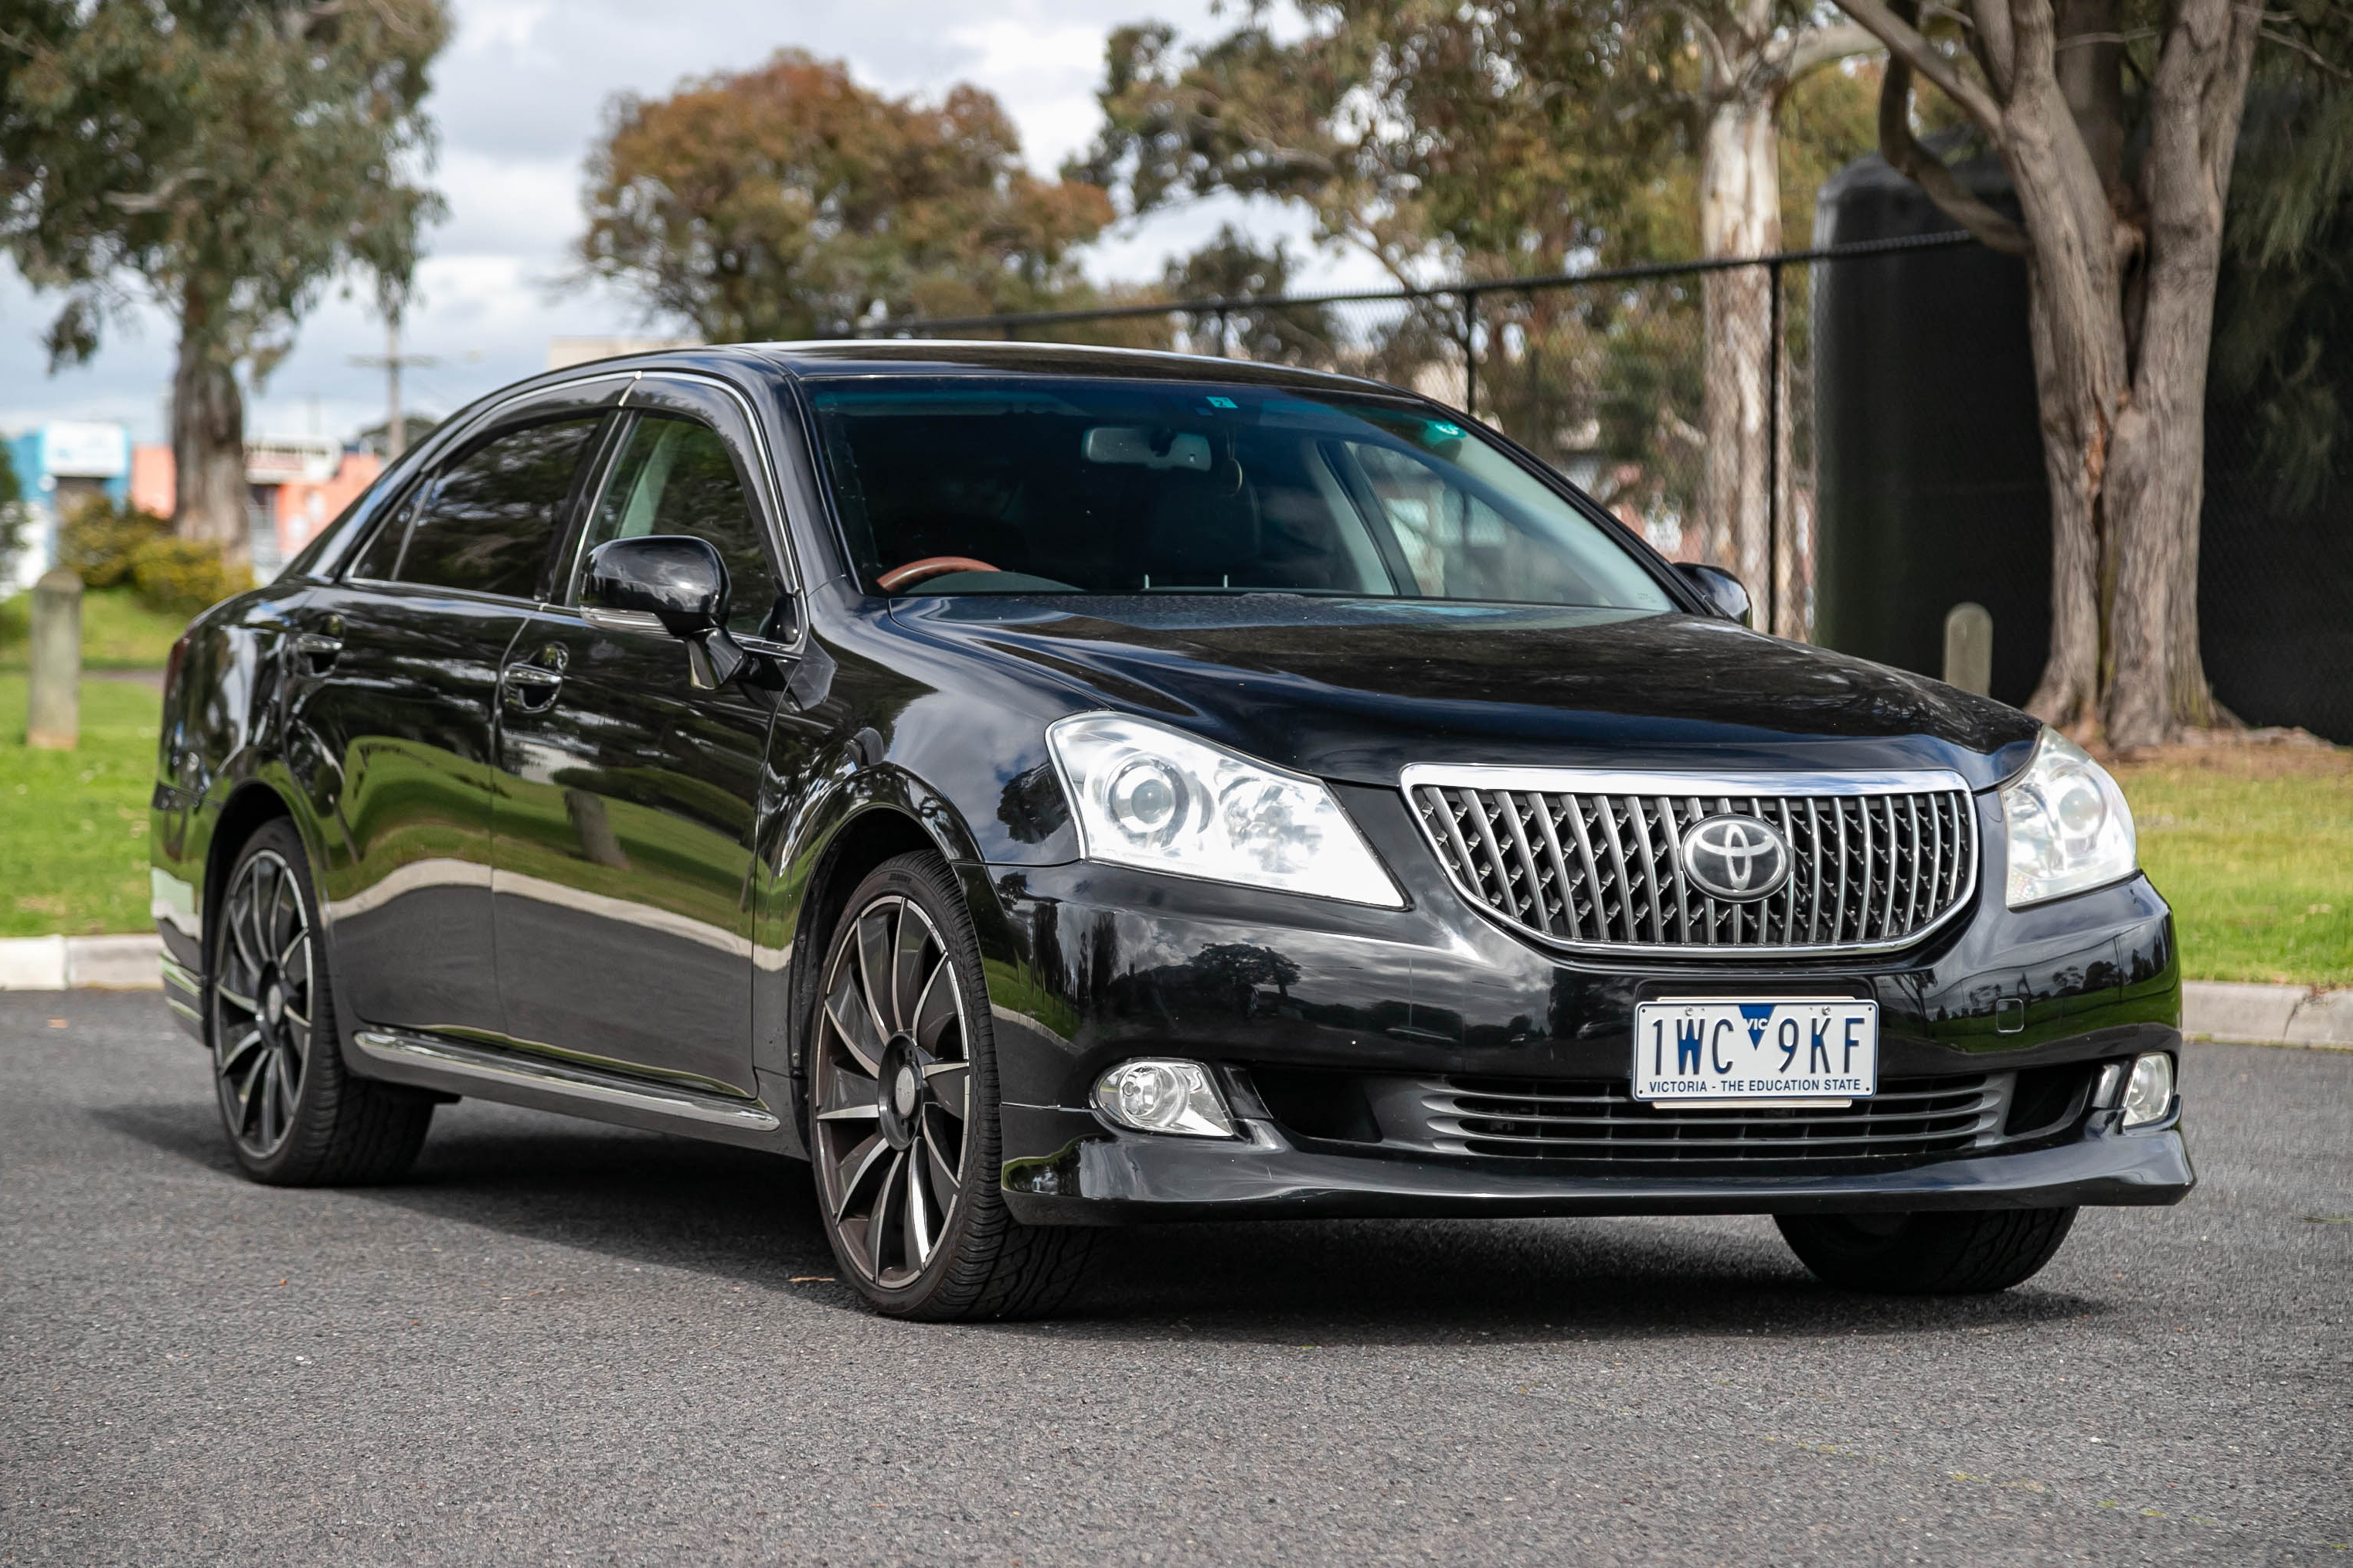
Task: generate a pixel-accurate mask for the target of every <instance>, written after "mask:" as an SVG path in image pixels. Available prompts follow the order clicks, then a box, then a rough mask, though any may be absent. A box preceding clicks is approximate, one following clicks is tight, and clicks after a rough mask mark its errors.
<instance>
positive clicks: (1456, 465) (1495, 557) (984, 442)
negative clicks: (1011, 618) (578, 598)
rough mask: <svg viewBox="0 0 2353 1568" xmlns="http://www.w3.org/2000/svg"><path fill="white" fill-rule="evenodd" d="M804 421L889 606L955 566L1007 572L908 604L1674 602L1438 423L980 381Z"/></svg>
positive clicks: (863, 401)
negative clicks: (891, 591) (1060, 599)
mask: <svg viewBox="0 0 2353 1568" xmlns="http://www.w3.org/2000/svg"><path fill="white" fill-rule="evenodd" d="M811 400H812V402H813V403H814V405H815V407H816V408H817V412H818V424H819V428H820V430H821V432H822V434H823V437H824V446H825V453H826V459H827V463H828V468H829V470H830V471H831V476H832V480H833V488H834V493H835V496H836V499H837V502H838V503H839V508H840V512H841V514H842V521H843V524H844V525H845V529H846V531H847V533H848V535H849V546H850V550H851V553H852V555H853V556H854V557H855V559H856V560H857V563H858V566H859V568H860V575H861V576H862V577H864V579H865V581H866V584H867V586H868V588H870V589H871V590H873V591H877V592H880V591H882V589H881V578H882V577H883V576H884V575H886V574H889V573H893V572H896V571H897V570H899V569H900V568H902V567H907V566H910V565H913V564H914V563H916V562H921V561H932V562H942V558H943V557H950V558H957V559H963V560H969V561H973V562H977V563H980V564H982V565H983V566H985V567H995V568H996V570H994V571H984V570H972V569H960V570H955V571H951V572H946V573H944V574H943V575H940V576H935V577H929V578H927V579H918V580H917V581H915V582H914V583H913V584H911V585H910V586H909V587H908V588H907V589H906V590H905V591H908V592H913V593H950V594H963V593H1008V592H1011V593H1025V592H1026V593H1087V594H1132V593H1244V592H1251V591H1263V592H1280V593H1310V594H1330V595H1341V596H1347V597H1363V598H1380V599H1485V600H1504V601H1516V602H1520V603H1535V604H1563V605H1593V606H1604V607H1612V608H1618V609H1647V610H1664V609H1672V605H1673V601H1672V599H1670V598H1669V597H1668V595H1667V591H1666V590H1665V589H1664V588H1662V587H1661V586H1660V584H1659V582H1658V580H1657V579H1656V578H1655V577H1652V576H1651V573H1650V571H1649V570H1648V569H1646V567H1644V566H1643V564H1642V563H1641V560H1639V559H1638V558H1637V557H1636V556H1635V555H1634V554H1632V553H1631V552H1630V551H1629V550H1628V549H1627V548H1626V547H1624V546H1622V545H1620V543H1619V542H1618V541H1617V540H1616V539H1615V538H1613V537H1612V536H1611V535H1610V534H1609V532H1608V530H1606V529H1605V528H1603V527H1602V526H1601V525H1600V524H1597V523H1595V522H1594V521H1593V520H1592V519H1591V518H1590V517H1588V516H1587V515H1586V514H1584V513H1583V512H1581V511H1579V510H1578V509H1577V507H1576V506H1574V505H1572V504H1571V503H1568V502H1567V501H1566V500H1564V499H1562V497H1561V496H1560V495H1559V493H1556V491H1554V490H1553V489H1552V488H1551V487H1550V486H1549V485H1547V484H1546V483H1545V482H1543V481H1542V480H1540V479H1539V478H1537V477H1536V476H1535V474H1533V473H1531V472H1530V471H1528V470H1526V469H1525V468H1523V467H1522V466H1521V465H1520V463H1519V462H1518V461H1516V460H1515V459H1514V458H1513V457H1512V456H1511V455H1510V454H1508V453H1507V452H1505V451H1504V450H1502V449H1500V448H1498V447H1495V446H1493V445H1491V444H1489V443H1488V442H1487V441H1486V440H1483V439H1482V438H1481V437H1480V436H1479V435H1478V433H1477V432H1476V431H1474V430H1472V429H1467V428H1466V427H1464V426H1461V425H1459V424H1456V423H1454V422H1453V421H1452V420H1451V419H1448V418H1444V417H1443V416H1441V415H1439V414H1437V413H1436V412H1435V411H1433V410H1431V409H1430V408H1427V407H1415V406H1412V405H1409V404H1406V403H1403V402H1398V401H1389V400H1386V399H1380V398H1376V397H1353V396H1348V395H1345V394H1338V395H1325V394H1323V393H1321V392H1318V393H1314V394H1313V395H1310V394H1307V393H1304V392H1300V391H1294V390H1292V389H1287V388H1286V389H1282V390H1270V389H1268V388H1264V387H1228V386H1198V387H1188V386H1183V385H1178V384H1171V383H1165V382H1142V381H1118V380H1109V379H1080V378H1061V377H1045V376H1036V377H1021V378H1018V379H1016V378H1010V377H997V376H955V377H938V378H929V377H914V376H907V377H900V376H892V377H888V378H884V377H872V378H860V379H857V380H849V379H843V380H839V381H831V382H823V381H821V382H818V383H817V384H815V385H814V387H812V399H811ZM943 564H944V562H943Z"/></svg>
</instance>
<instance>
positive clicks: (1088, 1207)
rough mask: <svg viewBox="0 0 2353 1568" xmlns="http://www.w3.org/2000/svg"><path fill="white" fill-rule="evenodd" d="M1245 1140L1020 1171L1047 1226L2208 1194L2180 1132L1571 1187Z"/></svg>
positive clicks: (1520, 1175) (1096, 1147) (1016, 1185)
mask: <svg viewBox="0 0 2353 1568" xmlns="http://www.w3.org/2000/svg"><path fill="white" fill-rule="evenodd" d="M1244 1125H1245V1127H1246V1128H1248V1131H1249V1137H1248V1138H1247V1139H1244V1140H1241V1141H1236V1142H1226V1141H1219V1142H1214V1143H1212V1142H1209V1141H1207V1140H1194V1139H1176V1138H1155V1137H1150V1136H1128V1135H1118V1136H1104V1137H1100V1138H1093V1137H1091V1138H1084V1139H1078V1140H1076V1141H1074V1142H1072V1143H1071V1145H1070V1146H1069V1147H1068V1148H1066V1149H1065V1150H1063V1151H1062V1153H1061V1155H1060V1157H1058V1158H1054V1159H1051V1160H1024V1161H1019V1162H1018V1168H1017V1167H1016V1166H1008V1170H1007V1172H1006V1176H1007V1179H1006V1181H1005V1198H1006V1202H1007V1205H1008V1207H1009V1208H1010V1209H1011V1210H1012V1212H1013V1214H1014V1217H1015V1218H1017V1219H1018V1220H1020V1221H1021V1222H1022V1223H1023V1224H1033V1225H1103V1224H1112V1225H1116V1224H1146V1223H1151V1222H1155V1221H1166V1220H1223V1219H1233V1220H1241V1219H1270V1220H1271V1219H1305V1218H1339V1217H1359V1218H1377V1217H1391V1218H1402V1217H1408V1216H1417V1215H1456V1216H1465V1217H1475V1216H1480V1215H1486V1216H1492V1217H1504V1216H1513V1215H1522V1216H1525V1215H1578V1214H1588V1215H1591V1214H1772V1213H1855V1212H1861V1211H1868V1210H1879V1211H1895V1212H1916V1211H1920V1210H1930V1209H2051V1208H2072V1207H2075V1206H2078V1205H2102V1206H2106V1205H2162V1204H2167V1203H2178V1202H2180V1201H2181V1200H2182V1199H2183V1198H2184V1197H2186V1196H2188V1195H2189V1191H2190V1189H2191V1188H2192V1187H2194V1186H2196V1185H2197V1181H2198V1178H2197V1173H2196V1172H2195V1171H2193V1170H2192V1169H2191V1168H2190V1163H2189V1145H2188V1144H2187V1143H2186V1142H2184V1141H2183V1139H2182V1136H2181V1131H2180V1129H2179V1127H2166V1128H2152V1129H2150V1130H2148V1131H2146V1132H2131V1133H2126V1132H2121V1131H2117V1130H2115V1129H2114V1128H2105V1127H2097V1126H2095V1127H2094V1128H2091V1129H2090V1130H2087V1131H2086V1132H2085V1133H2084V1136H2083V1137H2081V1138H2080V1139H2076V1140H2075V1141H2073V1142H2072V1143H2066V1144H2062V1145H2059V1146H2057V1147H2055V1148H2050V1149H2038V1150H2028V1151H2026V1152H2023V1153H2018V1154H1989V1155H1981V1156H1978V1157H1976V1158H1973V1159H1961V1160H1943V1161H1939V1162H1938V1163H1936V1164H1933V1165H1921V1166H1915V1167H1913V1168H1911V1169H1908V1170H1902V1171H1869V1172H1864V1173H1860V1174H1850V1175H1820V1176H1711V1177H1704V1178H1702V1177H1687V1176H1650V1175H1644V1176H1570V1175H1556V1174H1550V1173H1546V1172H1542V1171H1529V1172H1522V1171H1497V1170H1493V1169H1489V1168H1486V1167H1483V1166H1474V1165H1468V1164H1463V1163H1456V1162H1451V1161H1436V1160H1413V1159H1392V1158H1386V1157H1380V1156H1358V1155H1346V1154H1333V1153H1326V1152H1324V1151H1322V1150H1303V1149H1300V1148H1297V1147H1296V1146H1294V1145H1293V1144H1292V1143H1290V1142H1289V1141H1287V1140H1286V1139H1284V1138H1283V1136H1282V1133H1281V1132H1279V1131H1277V1130H1276V1129H1275V1128H1272V1127H1271V1126H1269V1125H1268V1124H1266V1123H1264V1122H1257V1121H1251V1122H1246V1123H1245V1124H1244Z"/></svg>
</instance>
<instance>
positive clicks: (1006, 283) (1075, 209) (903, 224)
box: [580, 49, 1112, 343]
mask: <svg viewBox="0 0 2353 1568" xmlns="http://www.w3.org/2000/svg"><path fill="white" fill-rule="evenodd" d="M1020 154H1021V148H1020V142H1019V139H1018V136H1017V135H1016V133H1015V132H1014V128H1013V123H1012V122H1011V121H1010V120H1009V119H1008V118H1007V116H1006V113H1005V111H1004V109H1003V108H1002V107H1001V106H1000V105H999V104H998V103H997V101H996V100H995V99H994V98H992V97H990V96H989V95H988V94H987V93H986V92H983V91H981V90H979V89H977V88H973V87H966V86H959V87H955V88H952V89H950V90H949V91H948V93H947V95H946V96H945V97H944V98H943V99H942V100H941V101H940V102H939V103H938V104H937V105H936V106H934V105H926V104H923V103H919V102H916V101H913V100H908V99H894V98H887V97H884V96H882V95H881V94H880V93H876V92H872V91H870V90H867V89H865V88H862V87H860V86H859V85H858V83H857V82H856V81H854V80H852V79H851V78H850V75H849V68H848V67H847V66H845V65H842V64H840V63H839V62H834V61H825V60H818V59H816V58H812V57H810V56H808V55H807V54H803V53H801V52H800V51H798V50H793V49H787V50H785V51H783V52H781V53H779V54H777V55H776V58H773V59H771V60H770V61H769V62H768V63H767V64H766V65H765V66H761V67H759V68H757V69H753V70H748V71H742V72H722V73H719V74H717V75H713V76H710V77H705V78H702V79H697V80H691V81H688V82H686V83H684V84H682V85H681V87H680V89H679V90H677V91H676V92H675V93H673V94H672V95H671V96H670V97H669V98H665V99H659V100H652V101H648V100H644V99H638V98H635V97H631V96H626V95H625V96H623V97H621V98H618V99H617V100H615V101H614V102H613V104H612V106H611V108H610V109H609V111H608V112H607V123H606V129H605V133H604V136H603V137H602V139H601V140H600V141H599V142H598V143H597V144H596V148H595V149H594V151H593V152H592V153H591V154H590V157H589V164H588V191H587V194H586V206H587V216H588V231H587V233H586V235H585V236H584V237H583V238H582V239H581V241H580V258H581V260H582V263H583V266H584V269H585V270H586V273H587V274H588V275H589V276H592V277H599V278H606V279H609V280H612V281H617V282H620V283H622V284H624V285H625V286H627V287H629V288H631V289H633V290H635V291H637V292H638V294H639V295H640V296H641V297H642V298H643V299H644V300H645V301H646V302H647V303H648V304H649V305H650V306H652V307H653V308H655V309H656V310H659V311H661V312H665V313H670V314H671V315H674V316H678V317H681V318H683V319H684V320H686V321H689V322H691V323H693V324H694V326H695V327H696V328H697V330H699V331H700V332H701V333H702V335H703V336H704V337H705V338H706V339H708V340H710V341H712V342H714V343H728V342H737V341H743V340H746V339H762V338H800V337H814V336H822V335H828V334H840V333H844V332H847V331H848V330H849V329H850V328H851V326H852V325H853V324H854V323H859V322H861V321H865V320H867V319H869V318H870V317H871V316H872V315H873V314H874V313H876V312H878V311H880V312H881V313H886V314H888V315H892V316H903V315H910V314H923V315H929V316H957V315H971V314H983V313H996V312H1005V311H1018V310H1029V309H1036V308H1039V307H1040V306H1044V305H1048V304H1052V303H1057V302H1059V301H1058V299H1057V295H1058V294H1059V292H1060V291H1061V290H1062V289H1064V288H1065V287H1066V286H1067V285H1069V284H1070V283H1071V282H1072V281H1074V275H1075V274H1074V269H1073V268H1072V266H1071V262H1070V260H1069V252H1070V250H1071V248H1072V247H1074V246H1076V245H1079V244H1082V243H1083V242H1084V241H1086V240H1088V239H1092V238H1093V237H1094V236H1095V235H1096V234H1097V233H1099V232H1100V231H1101V230H1102V229H1103V227H1104V225H1106V224H1107V223H1109V222H1110V220H1111V217H1112V212H1111V206H1110V202H1109V200H1108V199H1107V198H1106V197H1105V196H1104V195H1103V192H1102V191H1101V190H1099V189H1097V188H1096V187H1094V186H1092V185H1086V184H1083V183H1081V182H1077V181H1071V180H1064V181H1061V182H1060V183H1049V182H1047V181H1043V180H1039V179H1037V178H1035V177H1034V176H1032V175H1030V174H1029V172H1028V170H1027V169H1026V168H1025V167H1024V166H1023V164H1022V163H1021V155H1020Z"/></svg>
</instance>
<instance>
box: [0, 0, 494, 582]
mask: <svg viewBox="0 0 2353 1568" xmlns="http://www.w3.org/2000/svg"><path fill="white" fill-rule="evenodd" d="M448 31H449V22H448V15H447V13H446V11H445V9H444V6H443V4H442V0H368V3H367V4H364V5H353V4H324V3H320V0H0V249H5V251H7V252H8V253H9V254H10V255H11V256H12V257H13V259H14V260H15V261H16V266H17V268H18V270H20V271H21V272H22V273H23V275H24V276H25V278H26V281H29V282H31V283H32V284H33V285H34V286H35V287H36V288H39V289H44V290H49V291H57V292H59V293H62V295H63V296H64V299H63V302H62V304H61V306H60V307H59V309H58V313H57V315H56V317H55V318H54V319H53V320H52V321H51V323H50V324H49V328H48V332H47V343H48V348H49V357H50V364H51V366H52V368H54V367H56V366H58V365H62V364H70V363H75V362H79V361H80V360H84V359H87V358H89V357H90V355H92V354H94V353H95V352H97V349H98V345H99V341H100V333H101V329H102V327H103V326H104V324H105V322H106V320H107V318H108V317H109V316H111V315H112V314H114V313H117V312H119V311H121V310H123V309H125V308H129V307H132V306H133V305H135V304H137V303H138V302H139V296H140V295H142V294H143V295H144V296H145V297H146V299H147V300H148V301H149V302H153V304H154V305H156V306H158V307H160V308H161V309H162V310H163V311H164V313H167V314H168V315H170V316H171V317H172V318H174V321H175V322H176V323H177V326H178V337H179V364H178V366H177V369H176V373H175V375H174V383H173V397H172V408H173V414H172V420H173V444H174V449H175V450H177V452H178V453H179V458H180V482H181V486H182V493H181V498H182V505H181V507H180V514H181V515H180V523H181V525H182V527H183V528H184V529H185V530H186V531H188V532H190V533H191V534H196V535H208V536H210V537H212V538H213V539H215V540H216V541H217V542H218V543H219V544H220V545H221V546H222V547H223V548H224V549H227V550H232V551H235V552H236V553H238V554H240V555H241V554H242V544H241V540H242V523H243V517H242V510H243V509H242V504H241V499H240V494H239V491H240V487H239V486H237V484H236V483H235V482H234V481H233V480H228V479H227V477H226V476H227V474H228V473H229V472H230V471H232V470H233V469H234V467H235V465H236V463H237V453H238V452H239V450H240V449H241V448H242V446H243V442H244V433H245V409H244V400H243V398H244V394H243V390H242V388H241V387H239V385H238V376H239V373H240V371H241V372H242V373H243V374H244V376H246V377H247V379H248V381H250V382H253V383H256V384H258V383H259V381H260V380H262V379H263V378H264V377H266V376H268V374H269V370H270V368H271V366H274V365H276V364H277V363H278V361H279V360H280V358H281V357H282V356H283V355H285V354H286V352H287V350H288V349H289V348H290V346H291V345H292V341H293V333H294V324H295V323H296V322H297V321H299V320H300V319H301V316H302V315H303V314H304V313H305V312H307V311H308V310H309V309H310V308H311V305H312V304H313V303H315V302H316V300H317V297H318V295H319V293H320V292H321V291H322V290H323V289H324V288H325V287H326V285H327V283H328V281H330V280H331V279H332V278H333V277H334V276H335V275H337V274H338V273H340V272H343V271H345V270H349V269H353V268H357V269H360V270H366V271H370V272H373V273H374V274H375V281H376V292H377V295H378V299H379V302H380V303H382V304H383V305H384V306H385V308H387V309H394V310H396V309H397V306H398V303H399V302H400V300H401V299H402V298H404V297H405V294H406V287H407V280H408V276H409V271H410V270H411V269H412V268H413V266H414V264H415V260H416V252H417V232H418V230H419V228H421V227H422V226H423V225H425V224H427V223H429V222H431V221H433V220H434V219H435V218H437V217H438V216H440V213H441V211H442V204H441V201H440V198H439V197H438V196H436V195H434V194H433V193H431V192H430V191H427V190H425V189H423V188H421V187H420V186H419V185H417V183H416V176H417V174H418V172H419V171H420V170H422V169H423V168H424V167H425V166H426V165H427V164H429V163H430V161H431V154H432V128H431V124H430V122H428V121H427V119H426V117H425V115H424V112H423V111H422V108H421V104H422V102H423V100H424V97H425V94H426V91H427V87H428V82H427V74H426V73H427V67H428V66H429V65H430V63H431V61H432V59H433V58H434V56H435V55H436V54H437V53H438V52H439V50H440V48H441V46H442V44H443V42H444V41H445V40H446V39H447V38H448Z"/></svg>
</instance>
